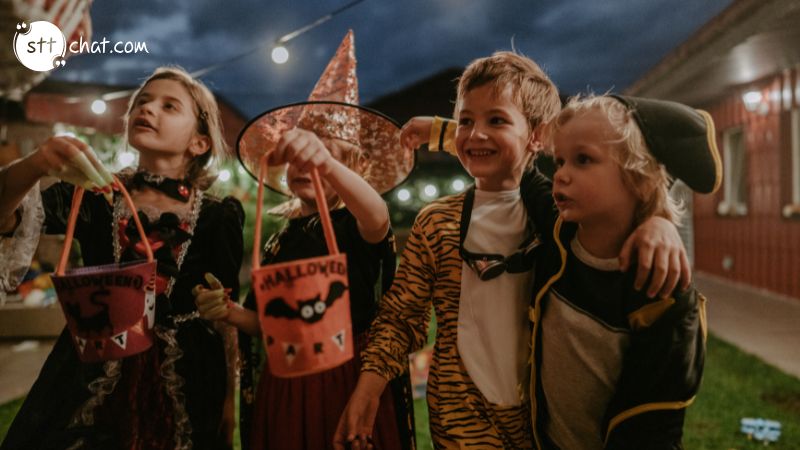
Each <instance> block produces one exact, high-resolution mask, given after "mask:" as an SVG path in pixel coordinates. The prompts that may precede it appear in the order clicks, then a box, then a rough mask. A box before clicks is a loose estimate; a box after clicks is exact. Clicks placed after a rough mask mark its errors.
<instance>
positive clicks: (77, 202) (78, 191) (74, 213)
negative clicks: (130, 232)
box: [56, 175, 153, 276]
mask: <svg viewBox="0 0 800 450" xmlns="http://www.w3.org/2000/svg"><path fill="white" fill-rule="evenodd" d="M114 184H116V186H117V188H119V191H120V193H122V196H123V197H124V198H125V203H127V204H128V208H130V210H131V213H132V214H131V217H133V221H134V222H135V223H136V229H137V230H139V236H141V238H142V243H143V244H144V249H145V253H147V262H153V249H152V248H150V241H148V240H147V235H146V234H145V233H144V227H142V222H141V221H140V220H139V215H138V214H136V205H134V204H133V200H132V199H131V196H130V194H128V190H127V189H125V186H124V185H123V184H122V183H121V182H120V181H119V178H117V176H116V175H114ZM83 192H84V189H83V188H82V187H80V186H77V185H76V186H75V191H73V194H72V206H71V207H70V210H69V219H68V220H67V233H66V237H65V238H64V247H63V248H62V249H61V258H60V259H59V261H58V266H57V267H56V275H57V276H62V275H64V270H65V269H66V267H67V260H68V259H69V251H70V249H71V248H72V238H73V236H74V235H75V223H76V222H77V221H78V212H79V211H80V209H81V201H82V200H83ZM112 226H113V225H112Z"/></svg>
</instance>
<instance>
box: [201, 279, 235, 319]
mask: <svg viewBox="0 0 800 450" xmlns="http://www.w3.org/2000/svg"><path fill="white" fill-rule="evenodd" d="M205 278H206V282H207V283H208V286H209V288H210V289H207V288H205V287H203V286H202V285H200V284H198V285H197V286H195V287H194V289H192V295H194V304H195V305H196V306H197V311H198V312H199V313H200V318H201V319H205V320H225V319H227V318H228V315H229V314H230V311H229V305H230V298H228V293H229V292H230V290H229V289H225V288H224V287H223V286H222V283H221V282H220V281H219V280H218V279H217V278H216V277H215V276H214V275H212V274H211V273H208V272H207V273H206V277H205Z"/></svg>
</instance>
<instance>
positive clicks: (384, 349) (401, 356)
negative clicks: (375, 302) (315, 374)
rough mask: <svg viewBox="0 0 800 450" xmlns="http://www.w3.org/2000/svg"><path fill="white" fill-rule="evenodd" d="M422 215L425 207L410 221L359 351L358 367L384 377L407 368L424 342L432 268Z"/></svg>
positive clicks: (389, 378)
mask: <svg viewBox="0 0 800 450" xmlns="http://www.w3.org/2000/svg"><path fill="white" fill-rule="evenodd" d="M424 215H426V209H423V211H422V212H420V214H419V216H418V217H417V219H416V220H415V221H414V225H413V226H412V228H411V233H410V235H409V237H408V241H407V242H406V246H405V249H404V250H403V254H402V259H401V261H400V267H399V268H398V269H397V273H396V274H395V278H394V283H393V284H392V287H391V288H390V289H389V291H388V292H386V294H384V296H383V299H382V300H381V304H380V306H379V309H378V316H377V317H376V318H375V320H374V321H373V322H372V329H371V330H370V342H369V345H368V347H367V348H366V349H365V350H364V351H363V353H362V354H361V359H362V369H361V370H363V371H369V372H375V373H377V374H379V375H381V376H382V377H383V378H385V379H387V380H391V379H393V378H395V377H396V376H398V375H399V374H401V373H403V372H405V371H406V370H408V355H409V353H412V352H415V351H417V350H419V349H421V348H422V347H423V346H424V345H425V343H426V341H427V335H428V323H429V322H430V314H431V304H432V303H431V293H432V290H433V285H434V274H435V273H436V270H435V259H434V257H433V253H432V251H431V248H430V246H429V245H428V241H427V238H426V236H425V234H424V232H423V227H422V225H421V223H422V222H423V220H421V219H422V217H423V216H424Z"/></svg>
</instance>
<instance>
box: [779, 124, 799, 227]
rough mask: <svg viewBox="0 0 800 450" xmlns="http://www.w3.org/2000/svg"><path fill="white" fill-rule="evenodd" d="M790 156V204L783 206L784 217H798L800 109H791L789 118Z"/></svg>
mask: <svg viewBox="0 0 800 450" xmlns="http://www.w3.org/2000/svg"><path fill="white" fill-rule="evenodd" d="M791 121H792V122H791V128H792V130H791V132H792V142H791V144H792V147H791V149H792V155H791V164H792V170H791V179H790V183H791V194H792V196H791V203H790V204H788V205H786V206H784V208H783V215H784V217H793V216H797V215H800V109H797V108H795V109H793V110H792V116H791Z"/></svg>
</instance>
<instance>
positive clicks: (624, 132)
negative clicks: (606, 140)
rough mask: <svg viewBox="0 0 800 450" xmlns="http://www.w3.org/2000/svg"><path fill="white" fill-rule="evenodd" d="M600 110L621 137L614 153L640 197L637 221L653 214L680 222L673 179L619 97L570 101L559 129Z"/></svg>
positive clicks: (559, 119) (630, 186) (624, 176)
mask: <svg viewBox="0 0 800 450" xmlns="http://www.w3.org/2000/svg"><path fill="white" fill-rule="evenodd" d="M588 112H600V113H601V114H602V115H603V117H605V118H606V119H607V120H608V123H609V124H610V125H611V129H612V130H614V132H615V133H616V134H617V136H618V137H617V139H614V140H612V141H611V143H612V144H615V145H612V146H611V148H612V149H614V150H616V151H612V153H611V156H612V158H614V160H615V161H616V162H617V163H618V164H619V166H620V168H621V169H622V181H623V183H624V185H625V186H626V187H627V188H628V189H630V190H631V192H633V193H634V194H635V195H636V198H637V199H638V200H639V203H638V206H637V208H636V213H635V216H634V220H635V222H636V224H640V223H642V222H643V221H644V220H645V219H647V218H648V217H650V216H661V217H664V218H665V219H667V220H669V221H671V222H672V223H674V224H675V225H679V224H680V221H681V218H682V217H683V215H684V208H683V205H682V204H681V202H679V201H677V200H675V199H673V198H672V197H670V195H669V188H670V186H671V184H672V178H671V177H670V175H669V174H668V173H667V170H666V169H665V168H664V166H663V165H662V164H660V163H659V162H658V161H657V160H656V159H655V157H654V156H653V154H652V153H651V152H650V150H648V148H647V143H646V142H645V139H644V136H643V135H642V131H641V130H640V129H639V125H638V124H637V122H636V119H634V117H633V113H632V111H630V110H629V109H628V108H627V107H626V106H625V105H623V104H622V103H621V102H620V101H619V100H616V99H614V98H613V97H610V96H607V95H593V94H592V95H588V96H585V97H580V96H576V97H573V98H571V99H570V100H569V102H567V104H566V106H564V108H563V109H562V110H561V113H560V114H559V115H558V117H557V119H556V121H555V130H558V129H559V128H560V127H562V126H564V125H566V124H567V122H569V121H570V120H571V119H573V118H574V117H577V116H580V115H582V114H586V113H588Z"/></svg>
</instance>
